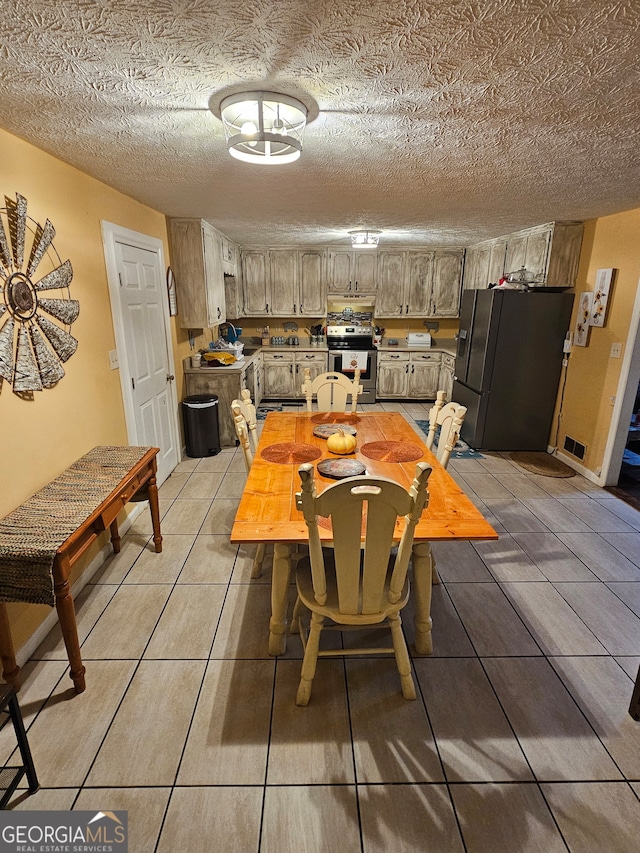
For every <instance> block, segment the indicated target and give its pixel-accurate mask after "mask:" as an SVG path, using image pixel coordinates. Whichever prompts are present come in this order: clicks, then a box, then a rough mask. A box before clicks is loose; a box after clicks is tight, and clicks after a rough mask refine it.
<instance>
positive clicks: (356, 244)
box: [349, 229, 382, 249]
mask: <svg viewBox="0 0 640 853" xmlns="http://www.w3.org/2000/svg"><path fill="white" fill-rule="evenodd" d="M349 234H350V236H351V245H352V246H353V248H354V249H375V248H376V246H377V245H378V240H379V239H380V235H381V234H382V231H373V230H371V229H366V230H364V231H349Z"/></svg>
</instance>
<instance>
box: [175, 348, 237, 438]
mask: <svg viewBox="0 0 640 853" xmlns="http://www.w3.org/2000/svg"><path fill="white" fill-rule="evenodd" d="M188 362H189V359H185V371H184V393H185V396H191V395H192V394H215V395H216V396H217V397H218V425H219V432H220V444H221V445H222V446H223V447H235V444H236V430H235V427H234V424H233V417H232V415H231V401H232V400H235V399H236V398H237V397H239V396H240V391H241V390H242V389H243V388H246V387H248V384H249V383H248V382H247V370H248V369H249V367H250V365H248V366H247V367H246V368H244V369H243V370H231V369H228V368H224V367H202V368H193V369H191V368H190V367H189V366H188ZM250 381H251V380H250V379H249V382H250Z"/></svg>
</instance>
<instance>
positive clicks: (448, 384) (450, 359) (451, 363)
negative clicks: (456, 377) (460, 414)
mask: <svg viewBox="0 0 640 853" xmlns="http://www.w3.org/2000/svg"><path fill="white" fill-rule="evenodd" d="M455 364H456V360H455V357H454V356H452V355H448V354H447V353H444V352H443V353H442V366H441V368H440V386H439V389H438V390H440V391H444V393H445V395H446V398H447V402H448V403H449V402H450V401H451V392H452V391H453V374H454V368H455Z"/></svg>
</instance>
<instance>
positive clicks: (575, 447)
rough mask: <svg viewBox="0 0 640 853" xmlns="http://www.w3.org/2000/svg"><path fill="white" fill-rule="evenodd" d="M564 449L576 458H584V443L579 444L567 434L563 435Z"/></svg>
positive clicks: (585, 449) (585, 447)
mask: <svg viewBox="0 0 640 853" xmlns="http://www.w3.org/2000/svg"><path fill="white" fill-rule="evenodd" d="M564 449H565V450H566V451H567V453H570V454H571V455H572V456H575V457H576V459H584V454H585V453H586V451H587V446H586V444H581V443H580V442H579V441H576V440H575V438H571V437H570V436H568V435H565V437H564Z"/></svg>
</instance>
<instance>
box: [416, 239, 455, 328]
mask: <svg viewBox="0 0 640 853" xmlns="http://www.w3.org/2000/svg"><path fill="white" fill-rule="evenodd" d="M462 259H463V252H462V251H456V250H452V251H447V250H446V249H439V250H438V251H437V252H436V253H435V257H434V259H433V284H432V287H431V304H430V313H429V316H430V317H457V316H458V315H459V313H460V290H461V288H462ZM421 316H422V315H421Z"/></svg>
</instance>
